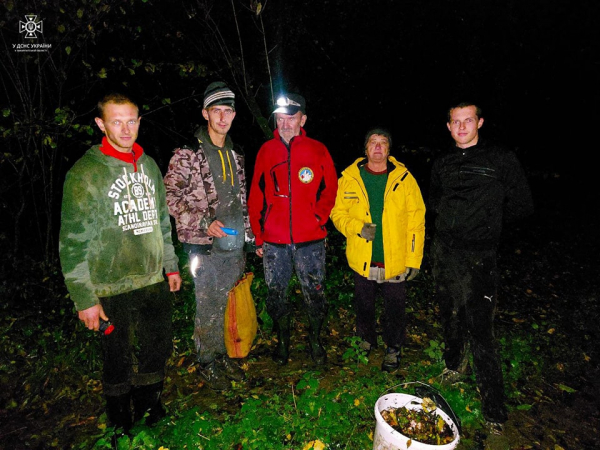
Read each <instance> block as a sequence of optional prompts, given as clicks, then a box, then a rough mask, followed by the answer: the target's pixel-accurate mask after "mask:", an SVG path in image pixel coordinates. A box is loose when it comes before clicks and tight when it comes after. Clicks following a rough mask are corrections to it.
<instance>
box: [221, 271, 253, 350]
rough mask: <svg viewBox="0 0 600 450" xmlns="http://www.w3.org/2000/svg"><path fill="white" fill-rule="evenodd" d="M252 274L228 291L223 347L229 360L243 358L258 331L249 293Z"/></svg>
mask: <svg viewBox="0 0 600 450" xmlns="http://www.w3.org/2000/svg"><path fill="white" fill-rule="evenodd" d="M253 279H254V274H253V273H252V272H249V273H246V274H244V276H243V277H242V278H241V280H239V281H238V282H237V283H236V284H235V286H234V287H233V289H231V290H230V291H229V295H228V299H227V307H226V308H225V347H226V348H227V355H229V357H230V358H245V357H246V356H247V355H248V353H250V348H251V347H252V342H254V338H255V337H256V332H257V331H258V322H257V320H256V308H255V306H254V299H253V298H252V293H251V292H250V286H251V285H252V280H253Z"/></svg>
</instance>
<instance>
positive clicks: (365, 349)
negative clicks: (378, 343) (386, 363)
mask: <svg viewBox="0 0 600 450" xmlns="http://www.w3.org/2000/svg"><path fill="white" fill-rule="evenodd" d="M358 348H359V350H362V351H363V352H365V354H366V356H369V354H370V353H371V349H372V348H373V346H372V345H371V343H370V342H368V341H361V342H360V344H358Z"/></svg>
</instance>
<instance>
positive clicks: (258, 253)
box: [256, 247, 264, 258]
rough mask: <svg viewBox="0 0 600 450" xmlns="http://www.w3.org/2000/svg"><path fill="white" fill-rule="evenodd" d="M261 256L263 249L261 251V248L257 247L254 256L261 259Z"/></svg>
mask: <svg viewBox="0 0 600 450" xmlns="http://www.w3.org/2000/svg"><path fill="white" fill-rule="evenodd" d="M263 255H264V252H263V249H262V247H258V248H257V249H256V256H258V257H259V258H262V257H263Z"/></svg>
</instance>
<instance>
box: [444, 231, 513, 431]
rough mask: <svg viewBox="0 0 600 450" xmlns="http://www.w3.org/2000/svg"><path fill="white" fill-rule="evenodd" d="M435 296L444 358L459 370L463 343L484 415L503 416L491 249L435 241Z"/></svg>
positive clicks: (498, 419)
mask: <svg viewBox="0 0 600 450" xmlns="http://www.w3.org/2000/svg"><path fill="white" fill-rule="evenodd" d="M433 258H434V270H433V275H434V278H435V284H436V296H437V301H438V303H439V307H440V313H441V319H442V324H443V327H444V341H445V351H444V359H445V362H446V367H448V369H452V370H457V369H458V366H459V364H460V362H461V359H462V357H463V352H464V349H465V345H466V344H467V342H469V343H470V346H471V351H472V352H473V365H474V368H475V376H476V380H477V385H478V387H479V391H480V393H481V400H482V410H483V416H484V417H485V419H486V420H489V421H492V422H500V423H503V422H505V421H506V419H507V412H506V406H505V395H504V384H503V377H502V368H501V365H500V359H499V356H498V352H497V350H496V342H495V337H494V314H495V311H496V301H497V280H498V274H497V268H496V251H495V250H483V251H472V250H457V249H451V248H449V247H447V246H446V245H444V244H443V243H441V242H439V241H436V242H435V243H434V246H433Z"/></svg>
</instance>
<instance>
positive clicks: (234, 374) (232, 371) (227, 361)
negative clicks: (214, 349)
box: [217, 355, 246, 381]
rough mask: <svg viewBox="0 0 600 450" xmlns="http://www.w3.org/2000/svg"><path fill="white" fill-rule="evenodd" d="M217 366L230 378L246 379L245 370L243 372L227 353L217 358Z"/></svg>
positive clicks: (234, 379)
mask: <svg viewBox="0 0 600 450" xmlns="http://www.w3.org/2000/svg"><path fill="white" fill-rule="evenodd" d="M217 367H218V368H219V369H220V370H221V372H223V373H224V374H225V375H226V376H227V377H228V378H229V379H230V380H233V381H244V380H245V379H246V372H244V371H243V370H242V368H241V367H240V366H239V364H238V363H237V362H236V361H234V360H233V359H231V358H230V357H228V356H227V355H223V356H221V357H220V358H219V359H218V360H217Z"/></svg>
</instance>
